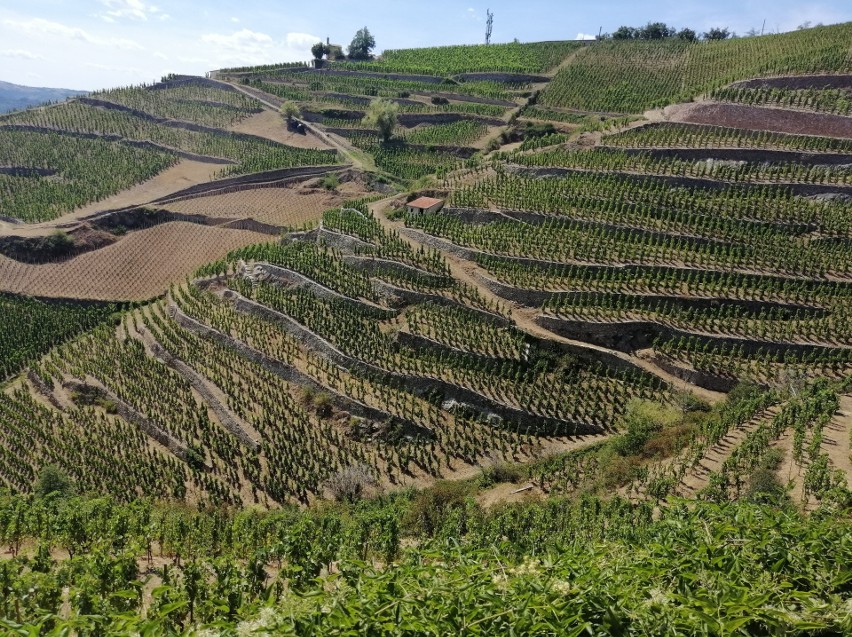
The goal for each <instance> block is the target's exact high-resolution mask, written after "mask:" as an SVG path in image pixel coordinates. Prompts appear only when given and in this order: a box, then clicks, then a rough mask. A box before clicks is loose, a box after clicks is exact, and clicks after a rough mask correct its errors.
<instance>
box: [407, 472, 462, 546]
mask: <svg viewBox="0 0 852 637" xmlns="http://www.w3.org/2000/svg"><path fill="white" fill-rule="evenodd" d="M469 491H470V486H469V485H467V484H465V483H463V482H450V481H447V480H440V481H438V482H436V483H435V484H434V485H432V487H430V488H429V489H425V490H423V491H421V492H420V493H418V494H417V497H416V498H415V499H414V502H412V504H411V508H410V509H409V510H408V513H407V514H406V516H405V520H404V524H405V526H406V528H408V529H411V530H413V531H414V530H416V531H417V532H419V533H425V534H426V535H430V536H431V535H434V533H435V531H436V530H438V529H439V528H441V526H442V524H443V523H444V521H445V520H446V519H447V518H448V517H449V516H450V515H451V514H452V513H453V512H454V511H458V510H461V509H463V508H464V506H465V501H466V500H467V496H468V495H469Z"/></svg>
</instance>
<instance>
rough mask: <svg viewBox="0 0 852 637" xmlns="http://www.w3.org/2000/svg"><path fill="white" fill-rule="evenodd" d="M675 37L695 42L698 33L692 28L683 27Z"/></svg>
mask: <svg viewBox="0 0 852 637" xmlns="http://www.w3.org/2000/svg"><path fill="white" fill-rule="evenodd" d="M677 38H678V39H679V40H686V41H687V42H695V41H696V40H697V39H698V34H697V33H696V32H695V31H693V30H692V29H688V28H686V27H684V28H683V29H681V30H680V31H678V32H677Z"/></svg>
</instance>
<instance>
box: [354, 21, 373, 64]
mask: <svg viewBox="0 0 852 637" xmlns="http://www.w3.org/2000/svg"><path fill="white" fill-rule="evenodd" d="M375 48H376V39H375V38H374V37H373V36H372V35H371V34H370V30H369V29H368V28H367V27H364V28H363V29H358V31H357V32H356V33H355V37H354V38H352V42H351V43H350V44H349V57H350V59H353V60H369V59H370V57H371V53H372V51H373V49H375Z"/></svg>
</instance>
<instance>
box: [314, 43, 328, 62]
mask: <svg viewBox="0 0 852 637" xmlns="http://www.w3.org/2000/svg"><path fill="white" fill-rule="evenodd" d="M311 53H312V54H313V56H314V59H315V60H321V59H322V57H323V56H324V55H328V46H326V45H325V43H323V42H317V43H316V44H314V45H313V46H312V47H311Z"/></svg>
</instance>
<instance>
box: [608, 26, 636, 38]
mask: <svg viewBox="0 0 852 637" xmlns="http://www.w3.org/2000/svg"><path fill="white" fill-rule="evenodd" d="M635 38H636V29H634V28H633V27H618V28H617V29H616V30H615V31H613V32H612V39H613V40H633V39H635Z"/></svg>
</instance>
